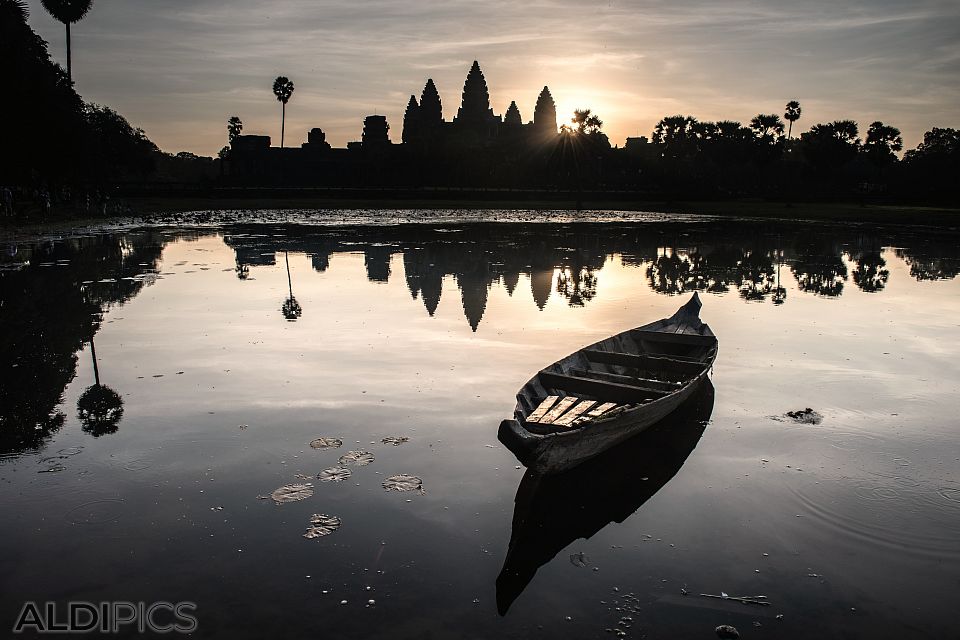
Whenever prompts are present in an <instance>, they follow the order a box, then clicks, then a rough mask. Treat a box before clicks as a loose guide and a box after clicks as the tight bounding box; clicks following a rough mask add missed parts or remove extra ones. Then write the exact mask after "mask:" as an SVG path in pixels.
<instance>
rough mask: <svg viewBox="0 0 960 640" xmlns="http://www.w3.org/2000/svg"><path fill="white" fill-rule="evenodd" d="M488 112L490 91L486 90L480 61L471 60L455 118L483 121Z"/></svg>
mask: <svg viewBox="0 0 960 640" xmlns="http://www.w3.org/2000/svg"><path fill="white" fill-rule="evenodd" d="M488 114H490V92H489V91H488V90H487V81H486V79H485V78H484V77H483V71H481V70H480V63H478V62H477V61H476V60H474V61H473V66H472V67H470V72H469V73H468V74H467V79H466V81H465V82H464V83H463V100H462V101H461V104H460V110H459V111H458V112H457V120H460V121H462V122H463V123H464V124H465V123H467V122H470V123H474V122H483V121H485V120H486V119H487V116H488Z"/></svg>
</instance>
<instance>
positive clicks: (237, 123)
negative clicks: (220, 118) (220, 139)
mask: <svg viewBox="0 0 960 640" xmlns="http://www.w3.org/2000/svg"><path fill="white" fill-rule="evenodd" d="M274 91H276V89H274ZM242 131H243V121H242V120H240V117H239V116H230V119H229V120H227V139H228V140H229V141H230V142H233V141H234V140H236V139H237V138H239V137H240V133H241V132H242Z"/></svg>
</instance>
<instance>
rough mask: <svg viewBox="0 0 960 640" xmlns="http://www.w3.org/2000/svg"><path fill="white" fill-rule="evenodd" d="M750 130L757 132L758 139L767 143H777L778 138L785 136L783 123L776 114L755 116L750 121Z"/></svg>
mask: <svg viewBox="0 0 960 640" xmlns="http://www.w3.org/2000/svg"><path fill="white" fill-rule="evenodd" d="M750 128H751V129H753V130H754V131H755V132H756V134H757V137H759V138H760V139H761V140H765V141H766V140H769V141H776V138H777V137H779V136H782V135H783V122H782V121H781V120H780V116H778V115H776V114H775V113H761V114H758V115H756V116H754V117H753V119H752V120H750Z"/></svg>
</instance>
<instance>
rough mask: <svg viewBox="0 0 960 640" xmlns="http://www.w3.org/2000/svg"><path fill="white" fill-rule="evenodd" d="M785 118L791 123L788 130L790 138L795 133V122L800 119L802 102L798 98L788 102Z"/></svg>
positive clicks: (788, 137)
mask: <svg viewBox="0 0 960 640" xmlns="http://www.w3.org/2000/svg"><path fill="white" fill-rule="evenodd" d="M783 118H784V120H787V121H788V122H789V123H790V128H789V129H788V130H787V140H789V139H790V137H791V136H792V135H793V123H794V122H796V121H797V120H799V119H800V103H799V102H797V101H796V100H791V101H790V102H788V103H787V109H786V111H785V112H784V114H783Z"/></svg>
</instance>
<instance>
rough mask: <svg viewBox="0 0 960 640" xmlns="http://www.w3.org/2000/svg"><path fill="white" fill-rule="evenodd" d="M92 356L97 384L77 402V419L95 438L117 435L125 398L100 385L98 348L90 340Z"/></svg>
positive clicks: (85, 430)
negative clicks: (111, 434)
mask: <svg viewBox="0 0 960 640" xmlns="http://www.w3.org/2000/svg"><path fill="white" fill-rule="evenodd" d="M90 355H91V357H92V358H93V378H94V380H95V383H94V384H93V385H92V386H90V387H87V389H86V391H84V392H83V393H82V394H81V395H80V398H79V399H78V400H77V417H78V418H80V422H81V423H83V426H82V428H83V431H84V432H85V433H89V434H90V435H92V436H93V437H95V438H99V437H100V436H103V435H107V434H108V433H116V432H117V428H118V426H119V424H120V419H121V418H123V398H121V397H120V394H119V393H117V392H116V391H114V390H113V389H111V388H110V387H108V386H106V385H104V384H100V368H99V367H98V366H97V348H96V347H95V346H94V344H93V338H92V337H91V338H90Z"/></svg>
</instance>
